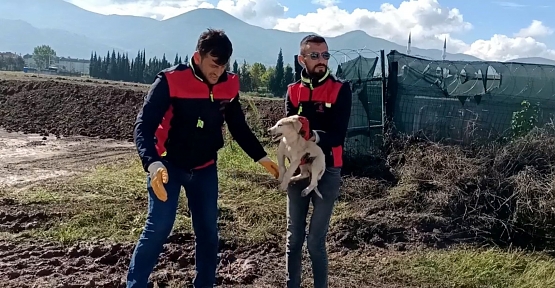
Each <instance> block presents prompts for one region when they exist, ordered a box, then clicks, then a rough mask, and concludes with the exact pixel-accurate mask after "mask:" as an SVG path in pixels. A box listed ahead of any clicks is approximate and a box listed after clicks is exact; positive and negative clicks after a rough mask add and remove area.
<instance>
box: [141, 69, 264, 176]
mask: <svg viewBox="0 0 555 288" xmlns="http://www.w3.org/2000/svg"><path fill="white" fill-rule="evenodd" d="M195 70H197V71H198V67H197V66H196V65H195V64H193V62H192V60H191V61H190V63H189V64H179V65H176V66H173V67H170V68H167V69H165V70H162V71H160V72H159V73H158V74H157V76H156V79H155V81H154V83H153V84H152V86H151V87H150V90H149V91H148V94H147V95H146V96H145V99H144V103H143V107H142V109H141V110H140V111H139V113H138V115H137V119H136V121H135V127H134V133H133V136H134V140H135V145H136V146H137V151H138V153H139V156H140V158H141V161H142V164H143V168H144V170H145V171H148V166H149V165H150V164H151V163H152V162H155V161H160V160H161V159H162V158H163V159H165V160H167V161H169V162H170V163H172V164H173V165H175V166H177V167H180V168H183V169H187V170H190V169H196V168H201V167H204V166H207V165H209V164H211V163H214V161H215V160H216V158H217V152H218V150H219V149H220V148H222V147H223V145H224V139H223V134H222V127H223V124H224V121H225V122H226V123H227V126H228V129H229V131H230V133H231V135H232V136H233V138H234V139H235V141H237V143H238V144H239V146H240V147H241V148H242V149H243V150H244V151H245V152H246V153H247V155H248V156H249V157H251V158H252V159H253V160H255V161H258V160H260V159H262V158H263V157H264V156H266V152H265V151H264V148H263V147H262V145H261V144H260V142H259V141H258V139H257V138H256V136H255V135H254V134H253V133H252V131H251V129H250V128H249V126H248V125H247V123H246V120H245V115H244V113H243V110H242V109H241V104H240V102H239V76H238V75H236V74H233V73H230V72H226V73H224V74H222V76H221V77H220V79H219V80H218V83H217V84H215V85H210V84H209V83H208V82H206V81H205V80H204V77H203V76H201V75H202V73H200V71H199V72H198V73H195Z"/></svg>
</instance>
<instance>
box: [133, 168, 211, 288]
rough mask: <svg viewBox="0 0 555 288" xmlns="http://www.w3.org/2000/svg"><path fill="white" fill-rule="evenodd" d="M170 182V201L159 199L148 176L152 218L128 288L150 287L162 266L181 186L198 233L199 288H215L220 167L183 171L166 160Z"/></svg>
mask: <svg viewBox="0 0 555 288" xmlns="http://www.w3.org/2000/svg"><path fill="white" fill-rule="evenodd" d="M164 165H166V168H167V170H168V176H169V181H168V183H167V184H165V185H164V187H165V188H166V192H167V193H168V200H167V201H166V202H162V201H160V200H159V199H158V198H156V195H155V194H154V191H153V190H152V186H151V184H150V179H149V177H147V190H148V216H147V219H146V223H145V226H144V229H143V232H142V234H141V236H140V238H139V241H138V243H137V245H136V246H135V250H134V251H133V256H132V257H131V263H130V264H129V270H128V272H127V288H146V287H147V283H148V278H149V276H150V274H151V273H152V270H153V269H154V266H156V264H157V263H158V257H159V255H160V253H161V252H162V250H163V245H164V243H165V242H166V240H167V238H168V236H169V234H170V232H171V230H172V229H173V224H174V221H175V217H176V211H177V206H178V202H179V194H180V191H181V187H183V188H185V191H186V192H185V194H186V196H187V200H188V204H189V210H190V212H191V218H192V224H193V225H192V226H193V231H194V233H195V236H196V237H195V263H196V267H195V268H196V269H195V270H196V276H195V279H194V280H193V286H194V287H195V288H204V287H213V286H214V283H215V281H216V269H217V266H218V241H219V237H218V204H217V200H218V173H217V169H216V164H212V165H210V166H208V167H205V168H202V169H198V170H192V171H188V170H183V169H179V168H176V167H174V166H172V165H171V164H169V163H167V162H166V161H164Z"/></svg>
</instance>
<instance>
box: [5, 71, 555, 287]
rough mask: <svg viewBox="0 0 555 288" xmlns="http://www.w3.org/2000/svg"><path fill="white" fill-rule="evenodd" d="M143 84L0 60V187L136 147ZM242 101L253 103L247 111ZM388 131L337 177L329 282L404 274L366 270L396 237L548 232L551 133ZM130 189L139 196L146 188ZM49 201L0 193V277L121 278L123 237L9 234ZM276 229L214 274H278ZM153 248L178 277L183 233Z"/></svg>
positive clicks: (253, 278)
mask: <svg viewBox="0 0 555 288" xmlns="http://www.w3.org/2000/svg"><path fill="white" fill-rule="evenodd" d="M6 75H7V76H6ZM104 82H106V83H104ZM147 89H148V86H145V85H140V84H137V85H134V84H122V83H117V82H108V81H97V82H95V81H93V80H89V79H80V80H75V81H72V80H68V79H63V78H60V79H58V78H56V77H33V75H23V76H22V74H20V75H16V74H13V73H12V74H2V73H0V126H1V127H2V128H3V129H5V131H4V130H2V131H1V132H0V175H2V176H1V177H0V191H1V189H6V187H10V189H12V188H14V187H15V188H16V189H17V188H26V187H29V186H30V185H35V184H37V183H41V182H42V181H46V180H48V179H54V178H56V177H58V176H66V175H71V174H74V173H78V172H81V171H85V170H86V169H89V168H91V167H93V166H94V165H95V164H98V163H106V162H109V161H117V160H118V159H122V158H123V157H126V156H127V155H130V154H132V153H135V152H134V147H133V145H132V143H130V140H132V126H133V122H134V120H135V117H136V113H137V111H138V109H139V107H140V106H141V105H142V101H143V96H144V93H146V91H147ZM243 103H245V104H244V107H245V110H246V112H247V115H248V117H249V119H252V120H259V121H261V122H262V123H263V124H262V126H267V125H269V124H270V123H273V122H275V121H276V120H277V119H278V118H279V117H281V115H283V102H282V101H275V100H257V101H255V102H249V101H244V102H243ZM248 103H254V105H256V107H257V108H258V109H257V110H258V114H255V113H253V112H252V110H250V109H249V108H248ZM253 118H255V119H253ZM249 121H250V120H249ZM251 123H252V122H251ZM262 128H263V127H262ZM18 131H19V133H15V132H18ZM21 132H23V133H21ZM25 133H28V134H25ZM91 137H92V138H91ZM392 143H393V144H391V147H390V153H389V155H387V157H384V158H380V159H374V162H372V163H370V164H368V165H366V168H368V167H370V168H371V169H370V170H369V171H367V173H366V174H367V175H369V176H370V177H353V176H345V177H344V178H343V188H342V189H343V191H342V196H341V197H342V198H341V200H342V201H345V202H349V204H350V205H353V206H355V207H357V211H358V213H357V215H353V216H352V217H346V218H345V219H341V221H340V222H339V223H337V224H336V225H335V226H334V227H333V228H332V230H331V231H330V235H329V236H330V238H329V243H330V244H329V249H330V251H331V254H330V257H331V258H332V260H333V261H330V263H343V265H344V266H335V267H330V273H331V276H330V279H331V284H330V285H331V286H330V287H355V286H356V287H403V286H402V285H393V286H388V285H385V284H383V283H380V282H379V280H376V279H380V277H379V276H384V275H379V272H380V271H382V268H383V267H384V266H383V265H384V264H383V261H384V259H386V260H387V259H389V258H390V256H391V255H397V254H399V253H403V252H404V251H407V250H415V249H421V248H422V249H426V248H430V247H431V248H449V247H451V245H455V244H457V243H473V244H476V243H478V244H491V243H494V244H496V245H501V246H513V247H519V248H524V249H529V250H534V249H538V250H541V249H542V248H545V246H549V245H551V247H553V244H555V243H553V239H555V232H553V231H555V217H554V215H555V213H553V208H552V207H555V192H554V190H553V189H552V188H551V187H553V183H552V179H555V148H554V147H555V137H554V136H553V135H544V134H542V135H532V136H530V137H528V138H526V139H523V140H519V141H514V142H511V143H509V144H507V145H497V144H495V145H494V144H492V145H491V146H488V147H484V148H470V149H466V150H465V149H461V148H457V147H453V146H443V145H438V144H435V143H429V142H426V141H424V140H422V139H418V137H409V138H403V139H395V140H394V141H393V140H392ZM136 201H137V203H141V204H140V205H143V206H144V201H145V199H144V198H141V199H136ZM137 207H139V204H137ZM141 207H142V206H141ZM59 208H60V207H57V209H53V208H51V207H48V206H47V205H42V204H41V203H25V204H23V203H19V202H18V201H16V200H14V199H9V198H3V199H1V200H0V235H1V236H2V237H0V239H1V240H0V268H1V269H0V283H2V284H3V285H4V286H2V287H123V286H122V275H124V274H125V269H126V267H127V265H128V261H129V257H130V254H131V249H132V247H133V244H134V243H90V242H89V243H83V244H81V245H79V246H74V247H64V246H61V245H58V244H53V243H45V242H29V241H30V240H29V239H26V238H25V239H19V238H18V239H17V240H14V239H11V237H13V234H14V233H19V232H22V231H23V232H24V231H26V230H28V229H30V228H33V227H38V226H40V225H49V223H52V221H55V219H56V217H59V216H60V215H61V214H60V213H62V214H63V213H65V212H66V211H64V210H63V209H59ZM32 241H37V240H32ZM283 243H284V241H277V242H275V243H273V242H268V243H266V244H265V245H263V246H256V247H235V246H234V245H233V244H232V243H222V247H223V249H222V261H221V266H220V270H219V275H220V276H219V280H218V281H219V283H220V284H222V285H224V286H223V287H225V286H226V285H227V286H229V287H281V286H282V285H283V283H284V277H285V275H284V273H283V271H284V267H283V265H284V261H283V256H284V247H283ZM165 249H166V250H165V252H164V255H163V256H162V257H161V258H160V259H161V262H160V264H159V266H158V268H157V270H156V271H157V272H156V273H155V276H154V278H153V279H154V282H157V283H158V284H164V283H170V284H171V283H172V281H173V283H176V281H183V280H187V279H189V280H190V279H191V277H192V273H193V272H192V271H193V270H192V268H193V263H192V261H191V259H192V257H191V256H192V249H193V242H192V237H191V235H183V234H176V235H174V236H172V237H170V239H169V240H168V243H167V245H166V248H165ZM361 259H365V261H367V262H366V265H368V266H365V267H368V269H369V271H371V272H369V273H370V274H372V273H378V274H376V277H375V278H374V279H373V280H372V281H368V279H369V278H372V277H368V276H367V275H364V277H363V276H360V277H361V279H351V278H353V277H355V276H356V275H357V273H352V271H350V272H351V273H350V274H348V276H346V275H347V273H346V272H345V270H346V269H347V270H350V269H349V268H350V267H349V266H348V265H349V263H357V261H360V260H361ZM307 261H308V259H305V262H306V263H307ZM332 265H336V264H332ZM337 265H339V264H337ZM305 272H306V271H305ZM344 272H345V273H344ZM358 274H360V273H358ZM103 275H104V276H103ZM105 275H108V276H105ZM175 278H178V279H175ZM362 278H364V279H366V280H362ZM365 281H366V282H365ZM401 282H402V281H401ZM401 282H399V283H401ZM395 283H396V282H395ZM71 284H75V285H74V286H72V285H71ZM64 285H65V286H64ZM390 285H391V284H390Z"/></svg>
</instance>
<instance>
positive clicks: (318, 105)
mask: <svg viewBox="0 0 555 288" xmlns="http://www.w3.org/2000/svg"><path fill="white" fill-rule="evenodd" d="M285 99H286V100H285V103H286V104H285V110H286V115H287V116H291V115H295V114H298V115H301V116H304V117H306V118H307V119H308V122H309V125H310V129H311V130H316V133H317V134H318V136H319V138H320V139H319V141H318V143H317V144H318V146H320V148H322V150H323V151H324V154H325V155H326V166H328V167H342V166H343V144H344V142H345V137H346V136H347V128H348V125H349V118H350V117H351V102H352V92H351V87H350V85H349V83H348V82H346V81H343V80H340V79H338V78H336V77H335V76H334V75H333V74H330V73H329V72H328V73H327V74H326V75H325V76H324V77H322V78H320V79H311V78H309V77H308V76H307V75H306V72H305V70H303V71H302V72H301V79H300V80H298V81H297V82H295V83H292V84H289V85H288V87H287V95H286V96H285Z"/></svg>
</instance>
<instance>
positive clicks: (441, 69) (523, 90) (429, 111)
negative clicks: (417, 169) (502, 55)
mask: <svg viewBox="0 0 555 288" xmlns="http://www.w3.org/2000/svg"><path fill="white" fill-rule="evenodd" d="M387 60H388V61H387V62H388V63H389V64H392V63H393V62H397V63H398V70H399V73H398V75H397V81H398V87H397V88H398V89H397V95H396V96H395V103H394V112H393V116H394V118H393V120H394V123H395V127H396V128H397V130H398V131H400V132H405V133H409V134H412V133H416V132H423V134H424V135H426V136H427V137H429V138H430V139H431V140H434V141H439V140H448V141H454V142H459V143H468V142H470V141H472V140H476V139H477V138H482V137H485V138H488V139H491V137H499V136H501V135H506V133H507V132H508V130H509V129H510V126H511V118H512V114H513V112H515V111H519V110H520V109H521V106H520V104H521V102H522V101H523V100H528V101H529V102H531V103H540V107H541V110H542V112H541V115H540V123H547V122H548V121H551V118H552V117H553V113H554V112H555V106H554V104H553V101H554V100H555V66H551V65H539V64H522V63H512V62H493V61H441V60H429V59H424V58H419V57H414V56H410V55H406V54H403V53H399V52H397V51H392V52H391V53H389V54H388V55H387Z"/></svg>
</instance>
